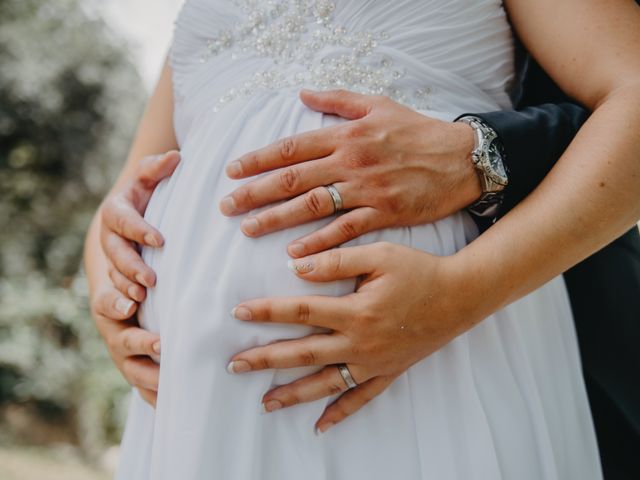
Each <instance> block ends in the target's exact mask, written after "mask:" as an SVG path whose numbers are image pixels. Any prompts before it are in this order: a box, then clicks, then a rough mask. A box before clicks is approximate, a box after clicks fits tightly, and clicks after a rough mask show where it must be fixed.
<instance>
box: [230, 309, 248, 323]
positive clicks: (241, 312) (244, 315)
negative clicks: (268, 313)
mask: <svg viewBox="0 0 640 480" xmlns="http://www.w3.org/2000/svg"><path fill="white" fill-rule="evenodd" d="M231 316H232V317H234V318H237V319H238V320H251V318H252V317H251V310H249V309H248V308H246V307H235V308H234V309H233V310H231Z"/></svg>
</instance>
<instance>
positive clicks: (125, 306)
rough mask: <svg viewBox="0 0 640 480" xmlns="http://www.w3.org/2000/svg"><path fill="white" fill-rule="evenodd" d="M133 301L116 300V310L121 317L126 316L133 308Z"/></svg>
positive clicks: (125, 299)
mask: <svg viewBox="0 0 640 480" xmlns="http://www.w3.org/2000/svg"><path fill="white" fill-rule="evenodd" d="M133 304H134V302H133V300H129V299H127V298H119V299H118V300H116V310H117V311H118V312H120V313H121V314H122V315H127V314H128V313H129V311H130V310H131V308H133Z"/></svg>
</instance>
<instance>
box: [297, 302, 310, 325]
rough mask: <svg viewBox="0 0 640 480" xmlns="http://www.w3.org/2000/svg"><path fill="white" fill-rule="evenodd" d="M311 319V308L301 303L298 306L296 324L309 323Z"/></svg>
mask: <svg viewBox="0 0 640 480" xmlns="http://www.w3.org/2000/svg"><path fill="white" fill-rule="evenodd" d="M310 318H311V308H310V307H309V304H308V303H305V302H302V303H300V304H299V305H298V322H299V323H303V324H304V323H309V319H310Z"/></svg>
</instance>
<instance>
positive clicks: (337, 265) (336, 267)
mask: <svg viewBox="0 0 640 480" xmlns="http://www.w3.org/2000/svg"><path fill="white" fill-rule="evenodd" d="M342 262H343V257H342V252H341V251H340V250H339V249H337V248H334V249H333V250H331V251H330V252H329V269H330V271H331V272H332V273H334V274H338V273H340V272H341V271H342Z"/></svg>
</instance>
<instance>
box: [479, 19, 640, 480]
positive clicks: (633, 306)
mask: <svg viewBox="0 0 640 480" xmlns="http://www.w3.org/2000/svg"><path fill="white" fill-rule="evenodd" d="M639 28H640V26H639ZM520 51H521V52H524V50H523V49H522V50H520ZM521 60H522V61H521V65H522V69H521V72H522V75H521V77H520V78H521V79H522V80H521V83H520V85H519V86H518V89H517V91H516V92H515V94H514V100H515V106H516V109H517V110H516V111H499V112H490V113H482V114H475V115H476V116H478V117H480V118H482V119H484V120H485V121H486V122H487V123H488V124H489V125H491V126H492V127H493V128H494V129H495V130H496V131H497V132H498V134H499V135H500V137H501V139H502V141H503V142H504V145H505V153H506V163H507V167H508V169H509V186H508V187H507V188H506V191H505V200H504V204H503V206H502V209H501V211H500V215H504V214H506V213H507V212H508V211H509V210H510V209H512V208H513V207H514V206H515V205H517V204H518V203H519V202H520V201H522V200H523V199H524V198H525V197H526V196H527V195H528V194H529V193H531V191H532V190H533V189H535V187H536V186H537V185H538V184H539V183H540V182H541V181H542V179H543V178H544V177H545V175H546V174H547V173H548V172H549V171H550V170H551V168H552V167H553V166H554V164H555V163H556V161H557V160H558V158H559V157H560V155H561V154H562V152H564V150H565V149H566V147H567V146H568V145H569V143H570V142H571V140H572V139H573V137H574V136H575V134H576V132H577V131H578V129H579V128H580V127H581V126H582V124H583V123H584V122H585V121H586V119H587V118H588V116H589V112H587V111H586V110H585V109H584V108H582V107H581V106H579V105H577V104H576V103H575V102H573V101H572V100H571V99H569V98H568V97H567V96H566V95H564V94H563V93H562V92H561V91H560V89H559V88H558V87H557V86H556V85H555V84H554V83H553V82H552V81H551V80H550V78H549V77H548V76H547V75H546V74H545V72H544V71H543V70H542V69H541V68H540V67H539V66H538V65H537V64H536V63H535V62H534V61H533V60H532V59H531V58H530V57H529V56H528V55H526V54H523V55H522V56H521ZM638 160H639V161H640V159H638ZM477 223H478V226H479V227H480V229H481V231H482V230H484V229H486V228H488V227H489V226H490V223H486V222H484V221H483V220H482V219H477ZM564 277H565V281H566V284H567V289H568V292H569V297H570V299H571V306H572V309H573V315H574V320H575V324H576V330H577V333H578V340H579V343H580V351H581V356H582V365H583V373H584V377H585V382H586V385H587V390H588V393H589V401H590V404H591V410H592V414H593V417H594V423H595V426H596V431H597V434H598V443H599V447H600V455H601V459H602V465H603V470H604V474H605V479H607V480H618V479H625V480H626V479H629V480H631V479H634V480H638V479H640V235H639V232H638V229H637V228H635V227H634V228H633V229H631V230H630V231H629V232H627V233H626V234H625V235H623V236H622V237H620V238H619V239H617V240H615V241H614V242H613V243H611V244H610V245H608V246H607V247H605V248H603V249H602V250H600V251H599V252H597V253H596V254H594V255H592V256H591V257H589V258H588V259H586V260H584V261H583V262H582V263H580V264H578V265H576V266H575V267H574V268H572V269H571V270H569V271H568V272H566V273H565V275H564Z"/></svg>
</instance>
